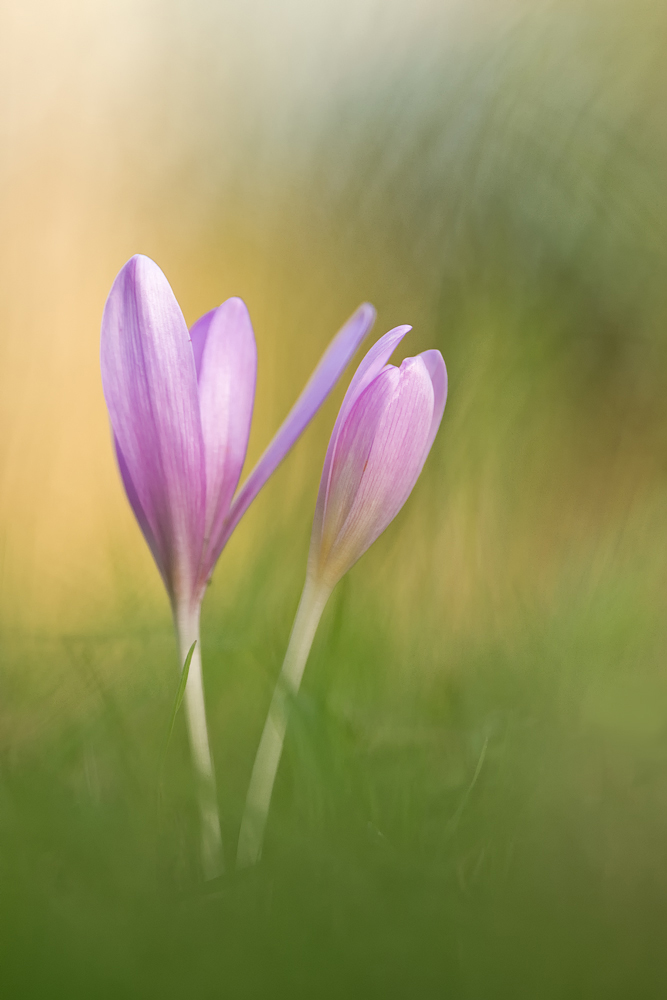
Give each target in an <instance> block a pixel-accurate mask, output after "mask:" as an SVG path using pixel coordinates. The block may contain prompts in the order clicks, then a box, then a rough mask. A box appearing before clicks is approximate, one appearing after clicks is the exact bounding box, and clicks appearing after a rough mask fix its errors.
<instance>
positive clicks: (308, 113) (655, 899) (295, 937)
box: [0, 0, 667, 1000]
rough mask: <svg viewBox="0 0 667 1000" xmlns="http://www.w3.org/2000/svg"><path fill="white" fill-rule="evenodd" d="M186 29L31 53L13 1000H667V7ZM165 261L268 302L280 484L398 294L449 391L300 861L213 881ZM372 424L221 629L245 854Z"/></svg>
mask: <svg viewBox="0 0 667 1000" xmlns="http://www.w3.org/2000/svg"><path fill="white" fill-rule="evenodd" d="M135 8H136V9H135ZM162 8H164V11H163V13H164V16H162V14H161V15H160V16H159V17H158V12H157V8H156V9H154V8H153V6H151V5H150V4H137V5H131V4H130V5H125V6H123V5H120V6H119V5H118V4H113V5H111V4H105V3H100V4H99V5H97V6H95V5H90V7H86V5H80V7H77V5H76V4H74V5H72V9H71V10H70V11H69V14H70V16H69V18H66V19H65V20H62V21H61V20H60V19H59V18H60V15H59V14H58V16H56V15H55V14H54V13H53V11H55V8H53V11H52V10H51V8H49V7H48V6H47V5H45V4H44V3H42V2H41V0H31V2H30V3H28V4H27V5H26V6H25V7H22V8H21V10H24V11H27V12H28V13H27V14H20V12H19V8H18V7H16V10H15V12H14V13H13V15H12V17H13V20H12V18H9V22H11V23H9V27H10V29H11V30H9V31H8V32H5V33H1V34H0V46H3V48H2V55H3V58H2V59H0V73H3V74H6V75H7V77H8V79H9V78H10V77H11V74H12V72H13V73H14V77H13V78H12V79H14V78H15V79H21V80H22V81H23V83H22V86H21V87H13V88H12V87H11V86H3V87H1V88H0V128H1V129H2V136H4V137H5V138H6V139H8V140H9V141H8V142H7V144H6V145H7V150H8V154H7V157H5V158H4V159H3V160H2V162H1V163H0V177H1V179H2V181H3V184H2V186H1V188H0V215H1V216H2V220H3V225H4V233H5V238H3V241H2V243H0V269H1V273H2V276H3V280H2V283H0V320H1V322H2V330H3V337H2V341H1V342H0V355H1V356H0V361H1V362H2V363H1V364H0V390H1V391H0V419H1V420H2V434H0V460H1V469H0V473H1V474H0V518H1V522H2V530H1V532H0V595H1V597H2V602H1V609H0V995H1V996H2V997H3V1000H4V997H5V996H7V997H17V998H20V1000H22V998H24V997H31V996H39V997H61V996H62V997H68V998H69V997H106V996H109V997H112V996H113V997H128V998H133V997H151V998H152V997H156V996H165V997H171V996H174V997H176V996H182V995H184V994H186V993H187V994H189V995H192V996H195V997H227V996H229V997H231V998H237V997H239V998H243V997H253V998H254V997H257V996H262V995H264V994H267V995H274V996H277V997H282V996H286V997H287V996H289V997H304V998H305V997H308V998H311V997H320V996H321V997H332V998H333V997H346V998H347V997H355V998H356V997H360V998H362V997H363V998H366V997H382V998H384V997H397V998H404V997H410V998H412V997H415V998H417V1000H429V998H438V1000H439V998H441V997H452V998H453V1000H493V998H496V997H498V998H512V1000H515V998H516V1000H521V998H526V1000H536V998H539V1000H542V998H545V1000H549V998H552V997H553V998H558V1000H570V998H578V997H581V998H591V1000H593V998H595V1000H597V998H605V1000H607V998H612V1000H628V998H632V1000H635V998H637V1000H641V998H651V1000H653V998H656V1000H658V998H660V1000H662V998H663V997H664V996H665V995H666V994H667V962H666V961H665V957H664V952H665V949H664V940H663V938H664V932H663V928H664V926H665V918H666V917H667V913H666V912H665V911H666V910H667V902H666V900H667V783H666V779H665V774H666V773H667V771H666V765H667V672H666V671H665V662H666V658H667V623H666V621H665V605H666V603H667V601H666V598H667V571H666V568H667V530H666V523H665V520H666V515H665V512H666V511H667V466H666V461H665V456H666V455H667V411H666V409H665V402H664V401H665V378H666V375H665V373H666V372H667V340H666V338H665V327H666V323H667V298H666V296H665V289H666V288H667V285H665V280H664V275H665V273H666V268H667V197H666V195H665V192H666V189H665V182H664V178H665V176H667V131H666V130H665V122H666V121H667V117H666V116H665V113H664V112H665V106H666V103H667V75H666V74H665V70H664V59H663V58H662V53H663V51H664V43H665V39H666V38H667V30H666V28H667V23H666V20H665V14H664V10H663V7H662V5H660V4H654V3H651V2H650V0H641V2H639V3H634V4H630V3H625V2H623V3H618V4H614V5H610V4H607V3H600V2H598V0H586V2H584V0H581V2H575V0H557V2H551V3H544V4H533V3H532V2H530V3H522V2H518V0H517V2H509V0H508V2H507V3H496V2H495V0H494V2H493V3H487V2H484V0H476V3H474V4H464V5H456V4H443V5H441V4H437V3H433V4H431V3H429V2H427V0H424V2H423V3H420V4H418V5H410V6H408V5H407V4H401V3H389V4H384V5H382V4H380V5H374V4H373V3H371V2H370V0H368V3H365V4H361V5H360V6H359V5H358V4H356V5H353V4H351V3H348V2H347V0H337V3H333V4H322V5H308V6H307V5H300V4H299V3H298V2H296V0H294V2H290V3H287V4H285V5H275V9H274V8H273V7H272V5H270V4H265V5H263V6H262V5H261V4H260V5H258V6H256V5H255V6H253V5H252V4H251V5H244V4H235V3H230V4H227V5H221V6H220V10H219V11H218V10H217V8H215V9H214V6H213V5H207V4H204V3H200V4H190V5H183V4H180V3H178V2H176V0H170V2H168V3H165V4H164V5H161V8H160V9H161V10H162ZM353 8H354V9H353ZM31 11H32V14H33V15H34V17H32V18H31V17H30V16H28V15H29V14H30V12H31ZM253 12H254V14H253ZM259 14H261V15H262V16H261V17H259V16H255V15H259ZM35 53H36V55H35ZM28 57H29V58H30V60H32V62H30V65H33V63H34V64H35V65H37V64H38V67H39V72H37V71H36V72H35V73H34V74H32V75H30V76H29V78H24V76H25V75H24V74H23V67H24V64H27V63H26V60H27V59H28ZM3 79H4V77H3ZM12 102H14V103H12ZM137 251H141V252H146V253H148V254H150V255H151V256H153V257H154V258H155V259H156V260H157V261H158V263H159V264H160V265H161V266H162V267H163V268H164V270H165V272H166V274H167V277H168V278H169V279H170V281H171V282H172V284H173V287H174V290H175V292H176V294H177V297H178V298H179V301H180V302H181V303H182V305H183V308H184V312H185V315H186V318H187V319H188V321H190V322H191V321H193V320H194V319H195V318H196V317H197V316H198V315H200V314H201V313H203V312H204V311H206V310H208V309H209V308H211V307H212V306H213V305H214V304H215V303H217V302H219V301H220V300H221V299H222V298H224V297H226V296H227V295H232V294H240V295H242V296H244V298H245V299H246V301H247V303H248V305H249V308H250V312H251V316H252V318H253V322H254V324H255V328H256V333H257V338H258V346H259V383H258V399H257V413H256V420H255V423H254V426H253V434H252V438H251V445H250V452H251V455H250V458H251V460H253V459H254V458H255V457H257V455H258V454H259V453H260V451H261V450H262V448H263V446H264V445H265V444H266V442H267V441H268V440H269V438H270V435H271V433H272V432H273V430H274V429H275V427H276V426H277V425H278V423H279V421H280V420H281V419H282V417H283V416H284V414H285V412H286V411H287V409H288V407H289V405H290V404H291V402H292V401H293V399H294V398H295V396H296V394H297V393H298V391H299V389H300V388H301V385H302V384H303V382H304V381H305V379H306V377H307V376H308V373H309V371H310V370H311V369H312V367H313V366H314V364H315V362H316V360H317V358H318V356H319V353H320V352H321V350H322V349H323V347H324V345H325V343H326V342H327V340H328V338H329V336H330V335H331V334H332V333H333V332H334V330H335V328H336V326H337V324H339V323H341V322H342V321H343V320H344V319H345V317H346V316H347V315H348V314H349V313H350V312H351V311H352V310H353V308H354V307H355V306H356V305H357V304H358V302H359V301H361V300H362V299H369V300H371V301H372V302H374V303H375V304H376V305H377V306H378V311H379V319H378V325H377V327H376V331H375V332H376V333H377V334H378V335H379V334H381V333H383V332H385V330H387V329H388V328H389V327H390V326H392V325H395V324H396V323H402V322H413V323H414V327H415V329H414V332H413V333H412V334H410V336H409V338H407V339H406V341H405V351H406V353H408V354H414V353H416V352H417V351H419V350H422V349H424V348H428V347H432V346H438V347H439V348H440V349H441V350H442V352H443V355H444V357H445V359H446V361H447V364H448V368H449V374H450V399H449V402H448V405H447V410H446V412H445V418H444V422H443V425H442V429H441V432H440V434H439V437H438V439H437V441H436V444H435V447H434V450H433V453H432V455H431V457H430V459H429V462H428V464H427V466H426V469H425V472H424V475H423V477H422V479H421V480H420V482H419V484H418V486H417V488H416V490H415V492H414V494H413V496H412V497H411V499H410V501H409V503H408V504H407V506H406V508H405V509H404V511H403V512H402V513H401V515H400V516H399V517H398V518H397V520H396V522H395V523H394V524H393V525H392V526H391V528H390V529H389V531H388V532H387V533H386V535H385V536H383V537H382V538H381V539H380V540H379V541H378V542H377V544H376V545H375V546H374V547H373V549H372V550H371V551H370V552H369V553H368V554H367V555H366V556H365V557H364V559H363V560H362V561H361V562H360V564H359V565H358V566H357V567H355V569H354V570H353V571H352V573H351V574H350V575H349V578H348V579H347V580H345V581H344V582H343V584H342V585H341V586H340V587H339V589H338V591H337V592H336V593H335V595H334V597H333V599H332V602H331V605H330V607H329V608H328V610H327V613H326V615H325V618H324V621H323V624H322V627H321V630H320V633H319V636H318V639H317V641H316V645H315V648H314V651H313V655H312V657H311V661H310V663H309V665H308V668H307V671H306V675H305V680H304V686H303V689H302V693H301V695H300V697H299V700H298V703H297V705H296V707H295V713H294V718H293V720H292V725H291V729H290V732H289V734H288V743H287V748H286V754H285V757H284V759H283V762H282V764H281V769H280V773H279V777H278V784H277V788H276V795H275V799H274V803H273V808H272V813H271V816H270V822H269V828H268V834H267V842H266V849H265V856H264V858H263V860H262V863H261V865H260V866H259V867H258V868H257V869H256V870H254V871H250V872H244V873H242V874H238V875H237V874H235V873H233V872H232V871H230V872H229V873H228V874H227V875H226V876H225V877H224V878H223V879H222V880H221V881H220V884H215V885H202V883H201V881H200V876H199V871H198V863H197V843H198V838H197V827H196V811H195V808H194V803H193V796H192V784H191V771H190V767H189V763H188V758H187V752H186V746H185V734H184V730H183V720H182V719H181V718H179V720H178V724H177V729H176V733H175V738H174V741H173V743H172V745H171V747H170V751H169V756H168V760H167V767H166V773H165V780H164V789H163V797H162V800H161V801H160V802H158V790H157V781H158V774H157V771H158V762H159V755H160V750H161V747H162V742H163V739H164V735H165V728H166V726H167V722H168V718H169V712H170V708H171V703H172V699H173V697H174V693H175V689H176V685H177V667H178V663H177V659H176V646H175V642H174V639H173V636H172V630H171V623H170V621H169V618H168V612H167V602H166V598H165V596H164V594H163V593H162V590H161V587H160V584H159V581H158V579H157V573H156V572H155V569H154V567H153V566H152V564H151V561H150V556H149V554H148V552H147V550H146V547H145V546H144V544H143V542H142V540H141V538H140V535H139V531H138V529H137V528H136V525H134V523H133V521H132V517H131V514H130V512H129V509H128V507H127V504H126V502H125V500H124V498H123V496H122V492H121V488H120V485H119V483H118V477H117V473H116V470H115V468H114V464H113V458H112V454H111V447H110V442H109V435H108V427H107V422H106V415H105V411H104V405H103V400H102V397H101V389H100V385H99V372H98V357H97V354H98V329H99V318H100V315H101V310H102V306H103V301H104V297H105V295H106V294H107V292H108V289H109V287H110V285H111V281H112V280H113V277H114V275H115V273H116V271H117V270H118V268H119V267H120V265H121V264H122V263H123V262H124V260H125V259H126V258H127V257H129V256H130V255H131V254H132V253H134V252H137ZM338 398H340V392H339V393H338ZM336 403H337V400H331V401H330V402H329V403H328V404H327V406H326V407H325V408H324V412H323V413H322V414H321V415H320V416H319V417H318V418H317V419H316V421H314V424H313V427H312V428H311V429H309V431H308V432H307V434H306V435H305V438H304V440H303V442H301V443H300V444H299V445H298V446H297V448H296V449H295V451H294V453H293V454H292V455H291V456H290V457H289V459H288V460H287V462H286V463H285V465H284V466H283V467H282V468H281V469H280V470H279V471H278V473H277V474H276V476H275V477H274V478H273V480H272V482H271V483H269V484H268V486H267V488H266V490H265V491H264V492H263V494H262V495H261V496H260V497H259V498H258V501H257V503H256V504H255V505H254V506H253V508H252V510H251V511H250V512H249V513H248V515H247V517H246V518H245V519H244V521H243V522H242V524H241V525H240V527H239V530H238V532H237V533H236V534H235V537H234V538H233V539H232V542H231V543H230V545H229V548H228V551H226V552H225V553H224V554H223V557H222V561H221V564H220V567H219V569H218V570H217V572H216V574H215V577H214V580H213V583H212V586H211V588H210V591H209V594H208V595H207V598H206V602H205V607H204V620H203V632H202V640H203V656H204V670H205V679H206V686H207V696H208V711H209V718H210V729H211V736H212V742H213V751H214V756H215V760H216V765H217V769H218V783H219V791H220V803H221V810H222V818H223V826H224V834H225V842H226V849H227V855H228V859H230V860H231V858H232V857H233V855H234V849H235V840H236V836H237V832H238V824H239V821H240V815H241V810H242V805H243V799H244V795H245V791H246V787H247V782H248V778H249V775H250V769H251V766H252V761H253V757H254V753H255V750H256V745H257V740H258V738H259V734H260V732H261V727H262V725H263V721H264V715H265V712H266V708H267V706H268V702H269V698H270V694H271V689H272V685H273V682H274V679H275V677H276V676H277V673H278V671H279V668H280V662H281V659H282V656H283V653H284V650H285V645H286V642H287V637H288V634H289V629H290V625H291V620H292V616H293V614H294V610H295V608H296V603H297V600H298V595H299V591H300V586H301V582H302V574H303V570H304V565H305V557H306V551H307V543H308V532H309V525H310V519H311V517H312V509H313V504H314V499H315V491H316V486H317V478H318V475H319V470H320V468H321V462H322V457H323V453H324V448H325V445H326V439H327V435H328V432H329V429H330V427H331V425H332V422H333V419H334V414H335V409H336Z"/></svg>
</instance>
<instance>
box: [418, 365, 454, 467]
mask: <svg viewBox="0 0 667 1000" xmlns="http://www.w3.org/2000/svg"><path fill="white" fill-rule="evenodd" d="M419 357H420V358H421V359H422V361H423V362H424V364H425V365H426V369H427V371H428V373H429V375H430V376H431V382H432V384H433V420H432V421H431V430H430V432H429V436H428V441H427V442H426V454H425V455H424V461H426V457H427V455H428V453H429V451H430V450H431V445H432V444H433V442H434V440H435V435H436V434H437V433H438V427H439V426H440V421H441V420H442V415H443V413H444V412H445V403H446V402H447V368H446V366H445V360H444V358H443V356H442V354H441V353H440V351H435V350H432V351H422V353H421V354H420V355H419Z"/></svg>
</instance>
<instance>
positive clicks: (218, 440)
mask: <svg viewBox="0 0 667 1000" xmlns="http://www.w3.org/2000/svg"><path fill="white" fill-rule="evenodd" d="M207 318H208V317H204V319H207ZM197 325H198V326H199V329H198V330H197V329H195V328H193V330H192V331H191V337H192V342H193V348H194V350H195V363H196V360H197V355H198V353H199V350H198V349H199V346H200V343H201V342H202V341H203V344H202V350H201V353H200V362H199V406H200V411H201V422H202V434H203V437H204V458H205V463H206V539H205V542H204V558H203V562H202V567H201V574H202V577H203V579H204V580H206V579H207V578H208V577H209V576H210V574H211V573H212V572H213V567H214V566H215V563H216V561H217V559H218V556H219V555H220V552H221V551H222V542H221V534H222V529H223V522H224V520H225V517H226V516H227V514H228V513H229V507H230V504H231V501H232V497H233V496H234V492H235V490H236V487H237V486H238V482H239V478H240V476H241V469H242V468H243V463H244V461H245V456H246V451H247V449H248V437H249V436H250V421H251V419H252V410H253V404H254V400H255V381H256V377H257V348H256V346H255V335H254V333H253V329H252V324H251V322H250V316H249V315H248V310H247V309H246V306H245V303H244V302H243V301H242V300H241V299H237V298H233V299H227V301H226V302H223V304H222V305H221V306H220V307H219V308H218V309H216V310H215V311H214V313H213V314H212V315H211V317H210V320H209V322H208V323H207V324H206V331H205V334H204V325H203V324H202V323H201V321H199V324H195V326H197Z"/></svg>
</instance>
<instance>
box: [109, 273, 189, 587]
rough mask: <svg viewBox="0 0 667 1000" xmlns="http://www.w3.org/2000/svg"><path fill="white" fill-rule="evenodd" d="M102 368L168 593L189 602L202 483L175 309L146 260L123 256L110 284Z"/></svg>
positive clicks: (183, 330)
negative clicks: (123, 263)
mask: <svg viewBox="0 0 667 1000" xmlns="http://www.w3.org/2000/svg"><path fill="white" fill-rule="evenodd" d="M101 366H102V383H103V387H104V396H105V399H106V403H107V408H108V410H109V416H110V419H111V425H112V427H113V431H114V434H115V436H116V439H117V441H118V447H119V450H120V452H121V454H122V456H123V460H124V463H125V469H126V472H127V476H128V478H129V481H130V482H131V483H132V484H133V487H134V490H135V493H136V503H137V504H138V505H140V509H141V510H142V511H143V513H144V517H145V522H146V525H147V526H148V527H149V528H150V532H151V533H152V538H153V542H154V545H155V551H157V552H158V553H159V565H160V567H161V570H162V572H163V573H164V576H165V580H166V583H167V587H168V589H169V592H170V596H171V597H172V600H174V601H181V600H189V599H190V598H191V597H192V596H193V587H194V584H195V579H196V573H197V569H198V565H199V561H200V558H201V550H202V543H203V537H204V503H205V485H206V484H205V472H204V449H203V441H202V431H201V418H200V415H199V399H198V394H197V377H196V372H195V362H194V356H193V353H192V347H191V345H190V338H189V335H188V330H187V327H186V325H185V320H184V319H183V314H182V313H181V310H180V308H179V306H178V303H177V302H176V299H175V298H174V294H173V292H172V290H171V288H170V286H169V283H168V281H167V279H166V278H165V276H164V275H163V273H162V271H161V270H160V268H159V267H158V266H157V264H155V263H154V262H153V261H152V260H149V258H148V257H143V256H140V255H138V256H135V257H132V259H131V260H129V261H128V262H127V264H125V266H124V267H123V268H122V269H121V271H120V273H119V274H118V277H117V278H116V280H115V282H114V284H113V287H112V289H111V292H110V294H109V298H108V299H107V302H106V306H105V308H104V316H103V319H102V343H101ZM133 506H134V505H133Z"/></svg>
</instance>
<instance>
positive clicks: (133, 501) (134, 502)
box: [113, 434, 167, 585]
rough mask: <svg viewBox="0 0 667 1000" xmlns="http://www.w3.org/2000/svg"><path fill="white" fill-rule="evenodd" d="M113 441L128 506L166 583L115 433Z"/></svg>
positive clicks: (149, 528)
mask: <svg viewBox="0 0 667 1000" xmlns="http://www.w3.org/2000/svg"><path fill="white" fill-rule="evenodd" d="M113 443H114V448H115V451H116V461H117V462H118V471H119V472H120V478H121V480H122V483H123V486H124V487H125V493H126V495H127V499H128V500H129V502H130V507H131V508H132V511H133V512H134V516H135V517H136V519H137V523H138V525H139V527H140V528H141V532H142V534H143V536H144V538H145V539H146V541H147V542H148V548H149V549H150V550H151V554H152V556H153V559H155V562H156V563H157V568H158V569H159V570H160V576H161V577H162V579H163V580H164V582H165V585H166V584H167V578H166V574H165V569H164V565H163V561H162V554H161V553H160V550H159V548H158V545H157V542H156V541H155V536H154V535H153V531H152V529H151V526H150V524H149V523H148V518H147V517H146V514H145V512H144V508H143V507H142V506H141V501H140V500H139V496H138V494H137V491H136V489H135V486H134V483H133V482H132V477H131V475H130V470H129V469H128V467H127V462H126V461H125V457H124V456H123V452H122V451H121V450H120V445H119V444H118V438H117V437H116V435H115V434H114V436H113Z"/></svg>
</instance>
